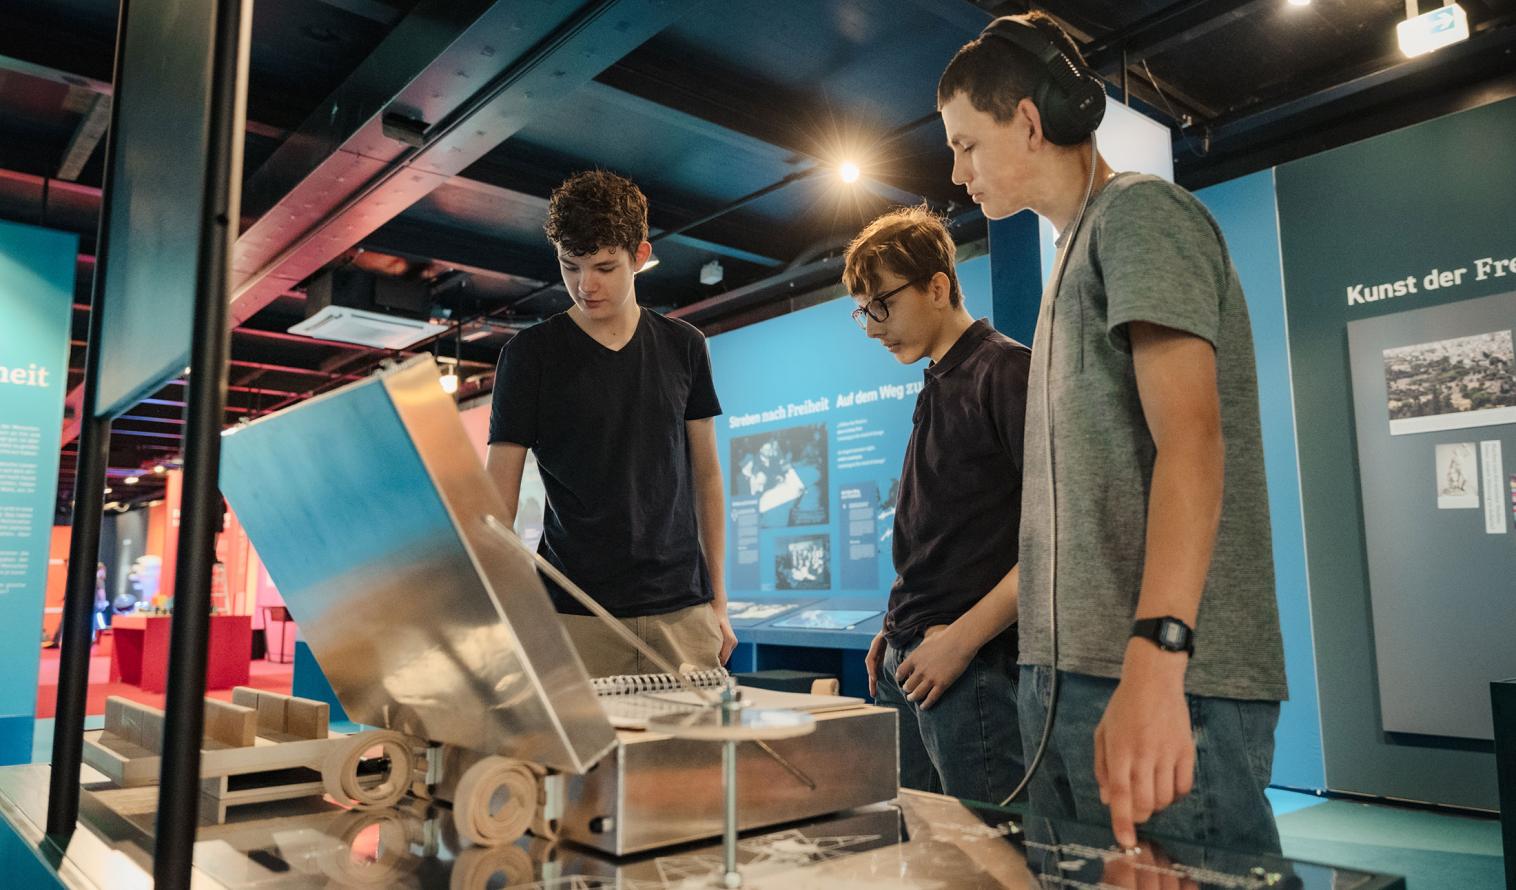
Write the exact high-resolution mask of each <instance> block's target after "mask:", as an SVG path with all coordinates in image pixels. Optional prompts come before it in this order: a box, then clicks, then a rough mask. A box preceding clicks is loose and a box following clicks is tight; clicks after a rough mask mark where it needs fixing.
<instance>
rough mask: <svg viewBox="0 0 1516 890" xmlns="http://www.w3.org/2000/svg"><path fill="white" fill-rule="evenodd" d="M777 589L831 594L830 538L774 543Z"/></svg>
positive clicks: (783, 539) (795, 539)
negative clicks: (825, 591)
mask: <svg viewBox="0 0 1516 890" xmlns="http://www.w3.org/2000/svg"><path fill="white" fill-rule="evenodd" d="M774 586H775V587H776V588H778V589H779V590H830V589H831V586H832V537H831V535H801V536H799V537H794V538H780V539H779V540H777V541H775V542H774Z"/></svg>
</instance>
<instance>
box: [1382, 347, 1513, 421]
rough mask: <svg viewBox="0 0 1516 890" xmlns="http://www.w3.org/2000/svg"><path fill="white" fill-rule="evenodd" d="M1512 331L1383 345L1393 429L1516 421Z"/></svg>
mask: <svg viewBox="0 0 1516 890" xmlns="http://www.w3.org/2000/svg"><path fill="white" fill-rule="evenodd" d="M1513 366H1516V350H1513V349H1512V343H1511V332H1510V331H1509V330H1504V331H1490V332H1488V333H1484V334H1476V335H1474V336H1471V337H1456V338H1453V339H1448V340H1433V341H1431V342H1429V343H1416V344H1413V345H1410V346H1397V347H1395V348H1394V349H1386V350H1384V380H1385V389H1386V395H1387V400H1388V407H1389V412H1390V434H1391V435H1395V436H1400V435H1405V434H1408V433H1426V432H1432V431H1435V430H1454V429H1463V428H1466V427H1475V426H1489V425H1492V424H1501V423H1516V373H1513Z"/></svg>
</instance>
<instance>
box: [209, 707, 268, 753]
mask: <svg viewBox="0 0 1516 890" xmlns="http://www.w3.org/2000/svg"><path fill="white" fill-rule="evenodd" d="M257 735H258V712H257V711H255V710H253V709H252V708H248V707H243V706H242V705H238V704H232V703H231V702H224V701H218V700H217V699H214V698H208V699H206V700H205V734H204V736H205V742H206V743H207V745H206V746H207V747H208V746H209V743H212V742H218V743H220V744H222V745H227V746H229V747H233V748H248V747H251V746H252V744H253V740H254V739H255V738H257Z"/></svg>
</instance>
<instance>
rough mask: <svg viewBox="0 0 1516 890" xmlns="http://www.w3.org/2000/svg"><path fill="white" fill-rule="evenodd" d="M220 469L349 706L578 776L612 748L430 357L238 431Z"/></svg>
mask: <svg viewBox="0 0 1516 890" xmlns="http://www.w3.org/2000/svg"><path fill="white" fill-rule="evenodd" d="M221 465H222V466H221V488H222V492H223V493H224V494H225V495H226V498H227V500H228V502H230V504H231V506H232V509H234V510H235V511H236V513H237V517H238V519H239V520H240V521H241V522H242V524H243V526H244V527H245V528H246V529H247V532H248V536H249V538H250V539H251V540H252V543H253V546H254V547H256V548H257V551H258V555H259V557H260V558H261V559H262V560H263V562H264V564H265V566H267V568H268V571H269V575H270V577H272V579H273V581H274V583H275V585H276V586H277V587H278V589H279V592H280V594H281V595H282V596H283V597H284V600H285V602H286V604H287V605H288V606H289V608H290V611H291V613H292V614H293V616H294V618H295V620H296V621H297V622H299V625H300V630H301V635H302V637H303V638H304V639H305V641H306V642H307V643H308V644H309V645H310V649H311V653H312V654H313V655H314V656H315V658H316V661H317V662H318V663H319V664H320V665H321V669H322V671H323V672H324V673H325V674H326V676H327V679H328V680H330V681H331V684H332V688H333V690H334V691H335V692H336V694H337V697H338V699H339V700H340V701H341V702H342V705H343V707H344V708H346V710H347V713H348V715H349V716H350V717H351V718H352V719H353V720H356V721H358V722H360V723H365V724H368V725H371V726H381V727H386V728H390V729H396V730H399V731H401V732H405V733H408V734H410V735H413V736H417V737H419V738H423V739H429V740H432V741H436V742H444V743H447V744H452V745H457V746H459V747H463V748H468V749H471V750H475V751H480V752H484V753H496V754H502V755H505V756H509V757H516V758H520V759H523V760H530V761H533V762H536V763H541V764H543V765H546V766H551V767H554V768H557V769H560V770H564V771H567V772H571V773H582V772H584V771H585V770H586V769H588V768H589V767H590V766H592V765H593V764H594V763H595V762H596V761H598V760H599V759H600V758H601V757H603V756H604V755H605V754H606V752H607V751H609V750H610V749H611V747H612V746H613V745H614V744H615V736H614V732H613V731H612V729H611V726H610V722H609V721H608V720H607V719H606V717H605V714H604V712H603V711H602V710H601V708H600V706H599V704H598V703H597V701H596V699H595V695H594V692H593V690H592V689H591V687H590V684H589V677H588V675H587V674H586V673H585V669H584V665H583V663H582V662H581V661H580V659H579V656H578V654H577V653H576V652H575V651H574V648H573V646H572V645H571V644H570V643H569V640H568V636H567V634H566V633H565V632H564V630H563V627H562V624H561V623H560V622H559V620H558V617H557V614H556V612H555V611H554V609H553V606H552V603H551V601H550V600H549V599H548V595H547V591H546V589H545V588H544V587H543V585H542V582H541V580H540V579H539V578H538V576H537V572H536V569H535V568H534V567H533V565H532V563H531V561H529V560H527V559H525V558H524V557H523V556H522V555H521V554H520V553H519V552H517V551H515V550H513V549H512V548H511V547H510V546H509V545H508V544H506V543H505V542H502V541H500V540H499V539H498V538H497V537H496V536H495V532H494V531H492V530H491V529H489V528H488V527H487V526H486V525H485V519H484V517H485V516H487V515H495V516H501V515H504V513H505V503H504V500H503V499H502V498H501V496H500V494H499V491H498V489H497V488H496V487H495V486H494V485H493V484H492V483H491V482H490V480H489V478H488V476H487V475H486V474H485V471H484V467H483V466H482V465H481V464H480V462H479V459H478V457H477V455H476V454H475V453H474V451H473V449H472V448H471V447H470V445H469V443H468V439H467V433H466V432H465V431H464V428H463V424H462V421H460V420H459V418H458V412H457V410H456V408H455V407H454V405H453V401H452V399H451V397H449V396H448V395H447V394H445V393H443V392H442V389H441V387H440V386H439V384H438V381H437V372H436V369H435V366H434V365H433V364H432V362H431V360H430V358H429V357H426V356H422V357H419V358H418V359H416V360H413V361H411V362H408V363H406V364H404V365H402V366H400V367H399V368H396V369H393V370H391V371H388V372H386V373H384V374H382V375H380V376H377V377H374V378H370V379H368V380H363V381H359V382H357V383H353V384H350V385H348V386H345V387H343V388H342V389H339V390H336V391H334V392H332V393H329V394H327V395H324V396H321V397H319V398H316V399H312V400H310V401H307V402H304V403H301V404H299V405H296V406H294V407H292V408H289V409H286V410H284V411H281V412H279V413H277V414H274V415H271V416H269V417H266V418H263V419H261V420H259V421H257V422H255V423H252V424H250V425H248V426H246V427H243V428H240V429H237V430H236V431H235V432H234V433H232V434H229V435H227V436H226V437H225V438H224V439H223V441H222V458H221Z"/></svg>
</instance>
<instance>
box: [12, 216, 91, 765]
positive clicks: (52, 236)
mask: <svg viewBox="0 0 1516 890" xmlns="http://www.w3.org/2000/svg"><path fill="white" fill-rule="evenodd" d="M78 250H79V239H78V238H77V237H76V236H74V235H66V234H64V233H62V232H53V231H49V230H47V229H38V228H34V227H32V226H23V225H16V224H14V223H6V222H0V615H4V616H5V620H4V621H3V622H0V763H29V762H31V758H32V728H33V725H34V720H35V714H36V705H37V662H38V660H39V655H40V651H41V650H40V643H41V634H42V605H43V599H44V596H45V593H44V591H45V587H46V584H47V560H48V549H49V544H50V543H51V536H52V526H53V500H54V498H55V496H56V493H57V490H58V448H59V438H60V433H59V431H60V429H61V428H62V425H63V397H64V394H65V390H66V389H67V387H68V339H69V323H70V320H71V319H72V317H73V298H74V258H75V256H76V255H77V254H78Z"/></svg>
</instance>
